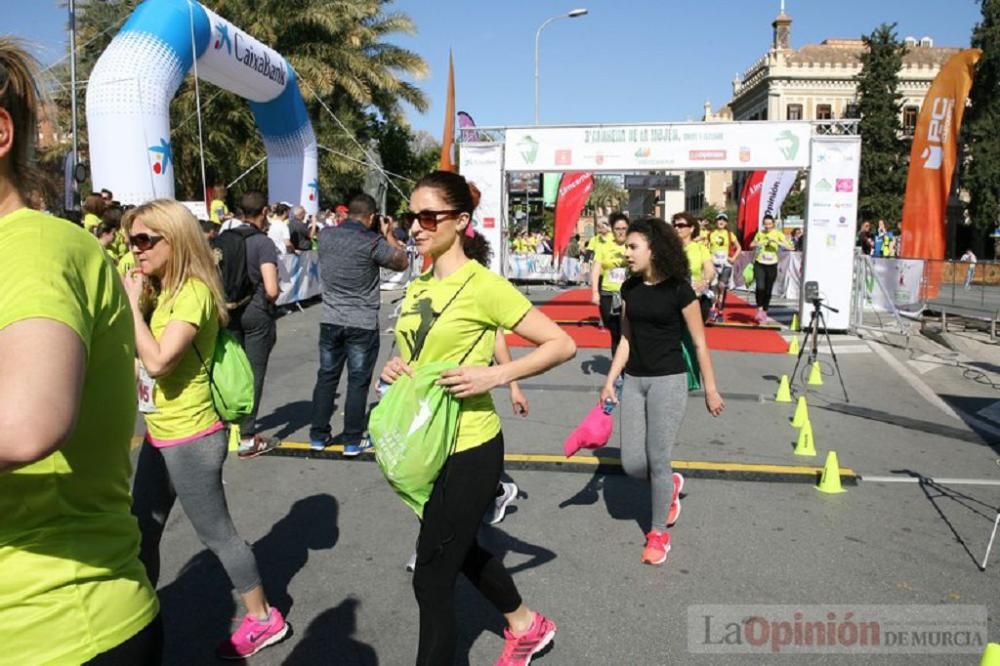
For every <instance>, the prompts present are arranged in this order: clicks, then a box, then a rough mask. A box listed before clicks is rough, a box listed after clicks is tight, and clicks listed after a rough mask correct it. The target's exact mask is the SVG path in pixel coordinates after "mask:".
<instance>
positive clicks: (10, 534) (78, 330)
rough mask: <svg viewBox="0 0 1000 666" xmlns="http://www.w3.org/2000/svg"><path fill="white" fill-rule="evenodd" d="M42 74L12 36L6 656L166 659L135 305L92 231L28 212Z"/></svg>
mask: <svg viewBox="0 0 1000 666" xmlns="http://www.w3.org/2000/svg"><path fill="white" fill-rule="evenodd" d="M36 72H37V65H36V64H35V63H34V61H33V60H32V59H31V57H30V56H29V55H28V54H27V53H25V52H24V51H23V50H22V49H21V48H20V47H19V46H17V45H16V44H15V43H14V42H13V41H12V40H10V39H8V38H0V137H3V138H2V140H0V254H2V256H3V261H2V262H0V284H2V285H3V289H0V516H2V518H0V525H2V528H0V571H2V574H0V627H2V628H0V634H2V637H3V638H2V645H3V647H2V650H3V652H2V656H0V661H3V662H4V663H10V664H80V663H85V662H90V661H91V660H94V663H101V664H136V665H142V666H146V665H152V664H159V663H160V662H161V658H162V655H161V652H162V647H163V628H162V625H161V623H160V617H159V603H158V601H157V598H156V592H155V590H154V589H153V587H152V585H150V583H149V579H148V578H147V577H146V573H145V571H144V569H143V566H142V563H141V562H140V561H139V557H138V553H139V529H138V526H137V525H136V522H135V518H133V516H132V511H131V505H132V500H131V497H130V495H129V478H130V476H131V472H132V470H131V464H130V462H129V448H130V442H131V438H132V432H133V428H134V427H135V408H136V391H135V374H134V372H135V371H134V366H133V363H134V358H135V338H134V336H133V333H132V322H131V316H130V314H129V304H128V300H127V299H126V296H125V291H124V289H123V288H122V285H121V281H120V280H119V279H118V277H117V276H116V275H115V273H114V269H113V268H112V267H111V264H110V263H108V262H107V261H106V260H105V258H104V253H103V252H102V251H101V248H100V246H99V245H98V244H97V243H95V242H94V238H93V236H92V235H90V234H88V233H86V232H84V231H83V230H82V229H80V228H79V227H74V226H73V225H72V224H64V223H62V222H59V221H55V220H53V219H52V218H50V217H48V216H46V215H44V214H42V213H40V212H37V211H34V210H32V209H30V208H26V207H25V201H24V193H25V192H26V191H27V183H26V179H27V177H28V176H29V174H30V168H31V163H32V159H33V155H32V152H33V150H32V149H33V145H34V140H35V135H34V129H33V128H34V127H36V124H37V118H38V113H39V112H40V110H41V103H40V101H39V98H38V97H39V96H38V84H37V83H36V80H35V78H34V77H35V75H36ZM94 196H95V197H96V198H97V199H98V200H100V197H99V196H97V195H94ZM95 226H96V225H95Z"/></svg>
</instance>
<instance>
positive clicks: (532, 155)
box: [517, 135, 538, 164]
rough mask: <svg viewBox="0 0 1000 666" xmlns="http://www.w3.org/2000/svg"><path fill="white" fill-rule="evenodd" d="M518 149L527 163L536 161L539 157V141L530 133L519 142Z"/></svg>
mask: <svg viewBox="0 0 1000 666" xmlns="http://www.w3.org/2000/svg"><path fill="white" fill-rule="evenodd" d="M517 149H518V150H519V151H520V152H521V159H523V160H524V162H525V164H534V163H535V159H536V158H537V157H538V142H537V141H535V140H534V139H532V138H531V136H530V135H529V136H526V137H524V138H523V139H521V140H520V141H518V142H517Z"/></svg>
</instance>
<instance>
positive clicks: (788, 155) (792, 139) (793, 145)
mask: <svg viewBox="0 0 1000 666" xmlns="http://www.w3.org/2000/svg"><path fill="white" fill-rule="evenodd" d="M775 143H777V144H778V149H779V150H780V151H781V154H782V155H784V156H785V159H786V160H789V161H791V160H794V159H795V158H796V157H797V156H798V154H799V137H797V136H795V135H794V134H792V132H791V131H789V130H785V131H784V132H782V133H781V134H779V135H778V138H777V139H775Z"/></svg>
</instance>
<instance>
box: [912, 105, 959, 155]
mask: <svg viewBox="0 0 1000 666" xmlns="http://www.w3.org/2000/svg"><path fill="white" fill-rule="evenodd" d="M954 110H955V100H954V99H951V98H949V97H935V98H934V102H933V103H932V104H931V122H930V125H928V126H927V143H928V146H927V147H926V148H924V150H923V152H922V153H921V154H920V159H922V160H923V161H924V168H925V169H934V170H938V169H940V168H941V165H942V164H943V163H944V144H945V142H946V141H947V140H948V129H949V128H950V127H951V116H952V113H953V112H954Z"/></svg>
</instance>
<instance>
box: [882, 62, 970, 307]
mask: <svg viewBox="0 0 1000 666" xmlns="http://www.w3.org/2000/svg"><path fill="white" fill-rule="evenodd" d="M982 54H983V52H982V51H980V50H979V49H966V50H964V51H961V52H960V53H957V54H956V55H954V56H952V57H951V58H950V59H949V60H948V61H947V62H946V63H945V64H944V66H943V67H942V68H941V71H940V72H939V73H938V75H937V77H936V78H935V79H934V83H932V84H931V88H930V91H929V92H928V93H927V97H925V98H924V104H923V107H922V108H921V110H920V116H919V118H917V127H916V131H915V133H914V135H913V150H912V151H911V152H910V170H909V173H908V175H907V179H906V198H905V199H904V201H903V222H902V231H903V248H902V249H903V252H902V256H905V257H912V258H916V259H944V253H945V208H946V206H947V205H948V192H949V191H950V190H951V178H952V175H953V174H954V172H955V163H956V161H957V160H958V130H959V128H960V127H961V126H962V116H963V115H964V113H965V102H966V99H968V96H969V90H970V89H971V88H972V79H973V77H974V75H975V68H976V63H977V62H979V58H980V57H981V56H982ZM932 287H933V285H932ZM935 291H936V289H935Z"/></svg>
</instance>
